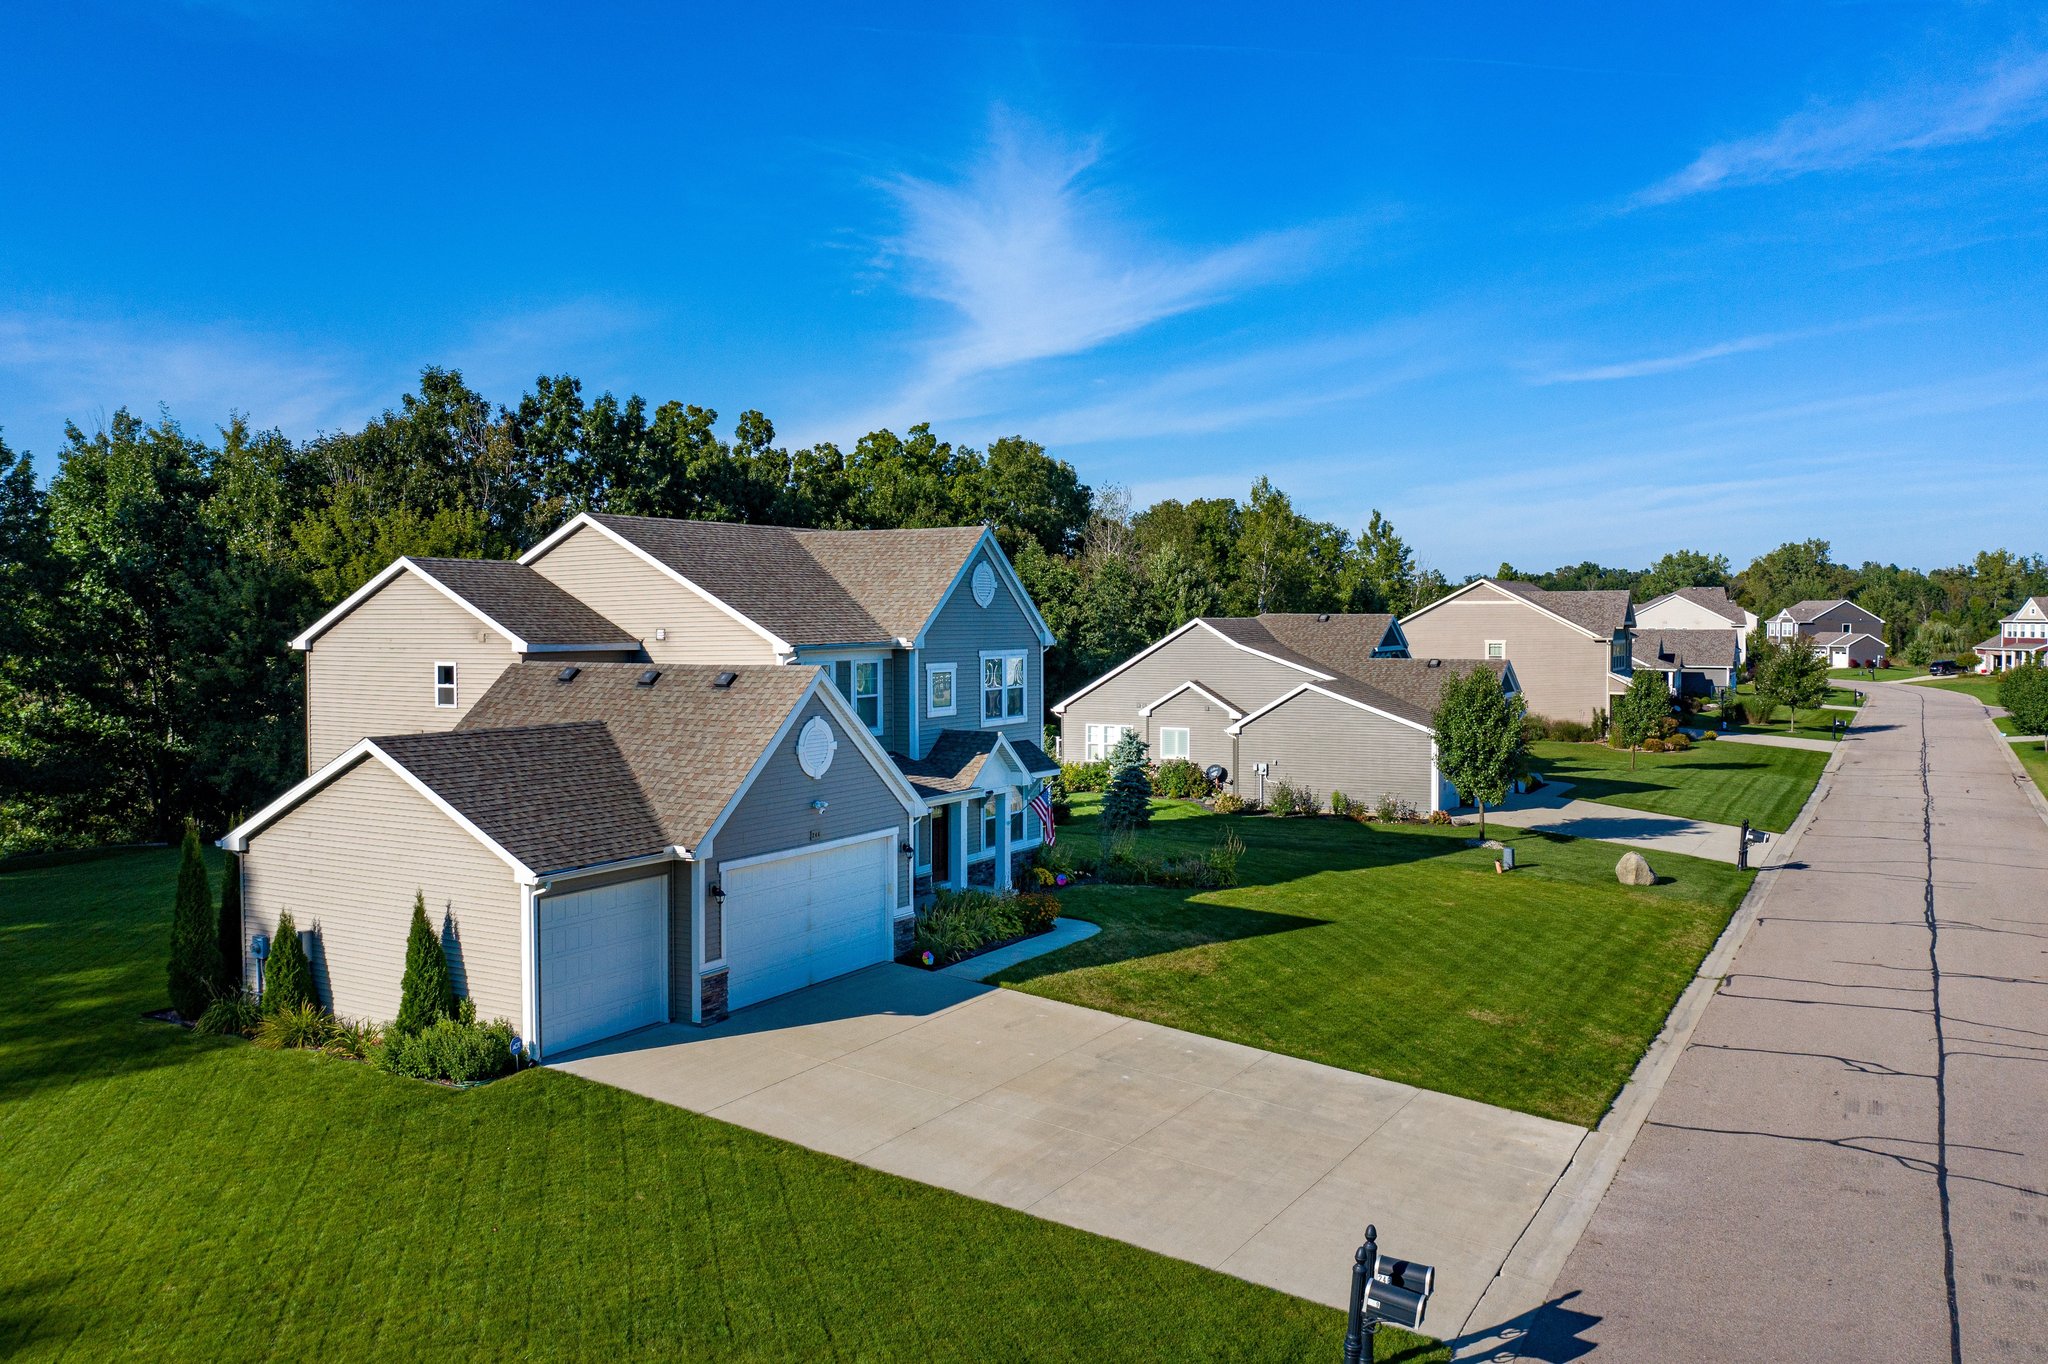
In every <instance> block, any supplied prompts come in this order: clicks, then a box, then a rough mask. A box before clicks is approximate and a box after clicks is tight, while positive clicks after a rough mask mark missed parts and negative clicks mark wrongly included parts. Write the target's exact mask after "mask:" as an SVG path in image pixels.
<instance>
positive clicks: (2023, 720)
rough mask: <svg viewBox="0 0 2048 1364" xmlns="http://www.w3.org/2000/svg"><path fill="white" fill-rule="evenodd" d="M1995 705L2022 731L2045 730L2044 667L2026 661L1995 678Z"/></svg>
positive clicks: (2047, 673)
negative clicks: (1996, 701) (2003, 710)
mask: <svg viewBox="0 0 2048 1364" xmlns="http://www.w3.org/2000/svg"><path fill="white" fill-rule="evenodd" d="M1998 704H1999V705H2001V706H2004V707H2005V709H2006V712H2007V713H2008V714H2010V715H2011V716H2012V722H2013V723H2014V724H2015V725H2017V726H2019V731H2020V733H2022V734H2043V733H2048V668H2044V667H2042V666H2041V665H2040V664H2038V663H2029V664H2028V665H2026V666H2025V667H2023V668H2009V669H2007V670H2006V674H2005V676H2003V677H2001V678H1999V679H1998Z"/></svg>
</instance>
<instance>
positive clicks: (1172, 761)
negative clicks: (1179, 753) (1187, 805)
mask: <svg viewBox="0 0 2048 1364" xmlns="http://www.w3.org/2000/svg"><path fill="white" fill-rule="evenodd" d="M1215 789H1216V783H1214V782H1212V781H1210V780H1209V774H1208V773H1206V772H1204V771H1203V770H1202V769H1201V768H1199V767H1197V766H1195V765H1194V764H1193V763H1192V762H1190V761H1188V760H1187V759H1186V758H1168V759H1167V760H1166V761H1165V762H1163V763H1161V764H1159V770H1158V771H1157V772H1154V773H1153V774H1152V790H1153V792H1154V793H1155V794H1157V795H1161V796H1165V797H1166V798H1167V799H1168V800H1205V799H1207V798H1208V795H1209V793H1210V792H1211V791H1213V790H1215Z"/></svg>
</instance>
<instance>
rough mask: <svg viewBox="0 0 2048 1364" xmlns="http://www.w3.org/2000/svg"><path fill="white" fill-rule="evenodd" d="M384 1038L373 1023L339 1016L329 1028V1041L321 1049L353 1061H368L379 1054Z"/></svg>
mask: <svg viewBox="0 0 2048 1364" xmlns="http://www.w3.org/2000/svg"><path fill="white" fill-rule="evenodd" d="M382 1040H383V1039H382V1037H381V1035H380V1034H379V1033H378V1030H377V1027H376V1025H375V1024H373V1023H365V1022H363V1021H362V1020H361V1019H357V1018H337V1019H335V1020H333V1023H332V1025H331V1026H330V1028H329V1029H328V1034H327V1042H326V1045H325V1046H323V1047H322V1048H321V1050H323V1051H326V1052H330V1053H332V1054H333V1055H335V1056H346V1057H348V1058H349V1060H351V1061H367V1060H369V1059H370V1058H371V1057H373V1056H375V1055H376V1054H377V1048H378V1046H379V1044H380V1043H381V1042H382Z"/></svg>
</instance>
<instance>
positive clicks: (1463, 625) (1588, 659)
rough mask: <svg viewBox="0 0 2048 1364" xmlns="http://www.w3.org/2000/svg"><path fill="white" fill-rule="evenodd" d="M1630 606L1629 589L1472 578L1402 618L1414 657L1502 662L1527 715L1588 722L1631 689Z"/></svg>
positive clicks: (1632, 614) (1632, 626)
mask: <svg viewBox="0 0 2048 1364" xmlns="http://www.w3.org/2000/svg"><path fill="white" fill-rule="evenodd" d="M1635 623H1636V621H1635V611H1634V608H1633V607H1632V606H1631V605H1630V603H1629V596H1628V593H1626V592H1618V591H1584V592H1550V591H1546V590H1545V589H1543V588H1540V587H1536V586H1533V585H1532V584H1529V583H1523V582H1511V581H1504V580H1496V579H1493V578H1476V579H1474V580H1473V581H1471V582H1469V583H1466V584H1465V585H1464V586H1463V587H1461V588H1459V589H1457V590H1456V591H1455V592H1450V593H1447V594H1445V595H1444V596H1442V597H1439V598H1437V599H1436V600H1435V601H1433V602H1431V603H1430V604H1429V605H1427V606H1425V607H1422V608H1421V609H1420V610H1418V611H1416V612H1415V613H1414V614H1413V615H1409V616H1404V617H1402V619H1401V629H1402V631H1403V632H1404V633H1405V634H1406V635H1407V638H1408V648H1409V651H1410V652H1411V653H1413V654H1414V655H1415V656H1416V657H1418V658H1422V657H1436V658H1479V659H1492V660H1499V659H1506V660H1508V661H1509V662H1511V663H1513V664H1514V667H1515V677H1516V680H1517V681H1519V682H1520V684H1521V687H1522V694H1523V696H1525V697H1526V698H1528V702H1529V713H1530V714H1532V715H1540V716H1545V717H1547V718H1549V719H1552V720H1580V721H1587V722H1590V721H1591V720H1592V719H1593V716H1594V713H1595V712H1596V711H1601V712H1604V711H1605V710H1606V709H1607V708H1608V706H1609V705H1610V704H1611V703H1612V699H1613V698H1614V697H1615V696H1618V695H1620V694H1621V693H1622V692H1625V691H1627V690H1628V684H1629V681H1630V679H1631V678H1632V677H1633V676H1634V668H1635V661H1634V660H1635V653H1634V648H1635V640H1634V631H1635Z"/></svg>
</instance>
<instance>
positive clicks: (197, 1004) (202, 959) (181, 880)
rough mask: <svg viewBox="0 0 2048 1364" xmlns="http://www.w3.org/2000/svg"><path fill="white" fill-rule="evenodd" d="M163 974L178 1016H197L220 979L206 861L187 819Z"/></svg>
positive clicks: (197, 827)
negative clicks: (167, 955) (167, 964)
mask: <svg viewBox="0 0 2048 1364" xmlns="http://www.w3.org/2000/svg"><path fill="white" fill-rule="evenodd" d="M166 976H167V982H166V983H167V984H168V985H169V987H170V996H171V1007H172V1008H173V1009H176V1010H177V1011H178V1016H179V1017H180V1018H186V1019H192V1020H195V1021H196V1020H197V1019H198V1018H199V1016H200V1015H201V1014H203V1013H205V1012H206V1006H207V1004H208V1003H210V1002H211V1001H212V999H213V992H214V986H215V985H216V984H217V983H218V982H219V980H220V939H219V927H218V925H217V924H216V923H215V920H214V913H213V892H212V891H210V890H209V889H208V888H207V885H206V863H205V862H204V861H203V860H201V858H200V855H199V826H198V825H196V824H194V823H193V822H192V821H191V820H189V819H188V820H186V821H185V841H184V844H183V846H182V847H181V849H180V851H179V855H178V898H177V900H176V901H175V902H174V903H173V906H172V909H171V959H170V966H169V969H168V970H167V972H166Z"/></svg>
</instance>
